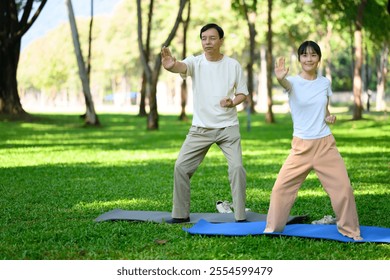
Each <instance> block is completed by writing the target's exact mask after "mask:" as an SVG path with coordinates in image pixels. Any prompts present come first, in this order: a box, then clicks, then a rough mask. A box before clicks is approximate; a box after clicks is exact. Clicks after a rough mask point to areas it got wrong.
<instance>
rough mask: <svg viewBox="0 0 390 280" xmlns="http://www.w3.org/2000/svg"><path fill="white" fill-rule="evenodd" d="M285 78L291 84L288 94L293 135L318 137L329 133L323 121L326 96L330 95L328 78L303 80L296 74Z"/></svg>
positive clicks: (319, 77)
mask: <svg viewBox="0 0 390 280" xmlns="http://www.w3.org/2000/svg"><path fill="white" fill-rule="evenodd" d="M287 80H288V81H289V82H290V84H291V89H290V90H289V91H288V94H289V105H290V111H291V116H292V120H293V124H294V132H293V136H296V137H299V138H301V139H319V138H322V137H325V136H328V135H330V134H331V133H332V132H331V130H330V128H329V126H328V125H327V124H326V122H325V117H326V108H327V104H328V97H329V96H331V95H332V89H331V83H330V81H329V79H327V78H326V77H323V76H318V77H317V79H315V80H305V79H303V78H302V77H300V76H299V75H297V76H293V77H292V76H289V77H287Z"/></svg>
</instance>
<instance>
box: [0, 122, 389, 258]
mask: <svg viewBox="0 0 390 280" xmlns="http://www.w3.org/2000/svg"><path fill="white" fill-rule="evenodd" d="M38 117H40V119H39V121H36V122H28V123H25V122H19V121H14V122H9V121H6V120H3V121H1V122H0V190H1V195H0V206H1V207H0V215H1V218H0V259H4V260H10V259H13V260H21V259H34V260H35V259H39V260H43V259H44V260H54V259H55V260H68V259H82V260H87V259H88V260H89V259H91V260H98V259H130V260H152V259H156V260H157V259H169V260H176V259H181V260H205V259H217V260H228V259H234V260H250V259H254V260H255V259H265V260H274V259H281V260H291V259H295V260H311V259H314V260H317V259H322V260H324V259H337V260H344V259H360V260H371V259H386V260H389V259H390V245H389V244H369V243H364V244H345V243H339V242H335V241H325V240H312V239H303V238H291V237H290V238H289V237H269V236H247V237H204V236H192V235H189V234H187V233H185V232H184V231H183V230H182V225H169V224H158V223H137V222H124V221H123V222H103V223H96V222H94V221H93V220H94V219H95V218H96V217H97V216H99V215H100V214H102V213H104V212H106V211H109V210H112V209H114V208H122V209H126V210H156V211H170V210H171V207H172V205H171V201H172V185H173V166H174V163H175V160H176V156H177V153H178V151H179V149H180V146H181V144H182V142H183V140H184V138H185V135H186V133H187V130H188V128H189V126H190V123H188V122H187V123H183V122H180V121H178V120H177V117H176V116H160V130H159V131H146V120H145V119H144V118H139V117H137V116H132V115H121V114H101V115H99V118H100V121H101V123H102V124H103V126H102V127H101V128H91V127H83V126H82V124H81V120H80V119H78V117H77V116H75V115H39V116H38ZM365 117H366V119H364V120H362V121H357V122H352V121H350V120H349V119H350V116H349V115H346V114H344V115H343V114H341V115H338V120H339V121H338V123H337V124H336V125H334V126H333V128H332V131H333V133H334V135H335V137H336V140H337V144H338V147H339V150H340V152H341V153H342V156H343V158H344V160H345V162H346V165H347V168H348V172H349V175H350V178H351V181H352V185H353V187H354V189H355V195H356V202H357V207H358V212H359V217H360V223H361V224H362V225H374V226H381V227H390V216H389V213H390V203H389V202H390V200H389V198H390V190H389V183H390V169H389V167H390V166H389V163H390V156H389V155H390V122H389V119H388V117H386V116H383V115H379V114H378V115H375V114H370V115H368V114H367V115H365ZM276 119H277V123H276V124H266V123H265V122H264V115H262V114H257V115H253V116H252V127H251V130H250V131H249V132H248V131H247V130H246V116H245V114H240V121H241V128H242V129H241V132H242V146H243V157H244V164H245V167H246V170H247V176H248V178H247V181H248V184H247V198H248V199H247V207H249V208H251V209H252V211H255V212H259V213H266V212H267V209H268V203H269V196H270V193H271V188H272V185H273V182H274V181H275V178H276V175H277V173H278V171H279V168H280V166H281V164H282V163H283V161H284V159H285V157H286V156H287V154H288V152H289V148H290V141H291V133H292V128H291V120H290V116H289V115H288V114H286V115H276ZM229 190H230V188H229V184H228V179H227V166H226V162H225V159H224V157H223V155H222V153H221V152H220V151H219V149H218V147H216V146H213V148H212V149H211V150H210V152H209V153H208V155H207V157H206V159H205V161H204V162H203V163H202V165H201V166H200V167H199V169H198V171H197V172H196V174H195V175H194V177H193V179H192V206H191V207H192V208H191V211H192V212H215V201H216V200H218V199H224V200H230V201H231V195H230V191H229ZM302 214H309V216H310V220H309V221H308V222H310V221H311V220H315V219H320V218H322V217H323V216H324V215H334V214H333V211H332V208H331V205H330V201H329V198H328V196H327V195H326V194H325V192H324V190H323V189H322V187H321V185H320V183H319V181H318V179H317V177H316V176H315V175H314V174H313V173H311V174H310V175H309V177H308V178H307V180H306V181H305V182H304V184H303V185H302V188H301V189H300V191H299V195H298V198H297V200H296V203H295V205H294V207H293V209H292V212H291V215H302ZM186 226H188V227H189V226H190V225H186ZM156 240H164V241H166V243H165V244H159V242H156Z"/></svg>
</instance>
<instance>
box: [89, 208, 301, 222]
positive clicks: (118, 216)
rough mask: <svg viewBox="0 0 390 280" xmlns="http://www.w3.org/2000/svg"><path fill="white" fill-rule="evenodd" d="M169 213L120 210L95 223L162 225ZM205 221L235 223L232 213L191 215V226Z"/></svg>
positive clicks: (251, 218) (253, 217)
mask: <svg viewBox="0 0 390 280" xmlns="http://www.w3.org/2000/svg"><path fill="white" fill-rule="evenodd" d="M171 218H172V217H171V212H162V211H130V210H122V209H114V210H111V211H108V212H106V213H103V214H101V215H100V216H99V217H97V218H96V219H95V222H104V221H138V222H156V223H163V222H165V221H166V220H169V219H171ZM306 218H307V216H306V215H303V216H290V217H289V219H288V224H295V223H301V222H302V221H304V220H305V219H306ZM201 219H203V220H206V221H208V222H210V223H229V222H235V219H234V213H191V214H190V222H189V223H191V224H195V223H197V222H198V221H199V220H201ZM246 219H247V221H248V222H258V221H265V220H266V219H267V215H266V214H258V213H255V212H247V213H246Z"/></svg>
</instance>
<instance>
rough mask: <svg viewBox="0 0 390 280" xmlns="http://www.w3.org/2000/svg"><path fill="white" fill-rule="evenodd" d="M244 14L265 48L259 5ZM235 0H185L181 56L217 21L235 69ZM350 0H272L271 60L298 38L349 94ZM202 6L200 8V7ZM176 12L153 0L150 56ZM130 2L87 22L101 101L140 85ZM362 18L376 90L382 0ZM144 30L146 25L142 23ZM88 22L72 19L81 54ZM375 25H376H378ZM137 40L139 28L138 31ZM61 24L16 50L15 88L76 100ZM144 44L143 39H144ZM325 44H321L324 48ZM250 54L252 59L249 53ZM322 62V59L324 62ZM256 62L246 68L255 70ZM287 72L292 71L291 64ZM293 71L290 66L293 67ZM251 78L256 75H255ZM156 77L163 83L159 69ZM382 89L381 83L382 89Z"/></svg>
mask: <svg viewBox="0 0 390 280" xmlns="http://www.w3.org/2000/svg"><path fill="white" fill-rule="evenodd" d="M246 3H247V5H248V8H249V10H251V11H254V10H256V12H257V16H256V30H257V35H256V43H257V46H258V48H257V49H256V52H259V49H260V46H261V45H265V44H266V35H267V28H268V27H267V12H268V6H267V1H253V0H252V1H248V0H246ZM142 5H143V8H144V9H143V12H144V14H143V20H144V21H146V20H147V11H148V9H147V7H146V6H147V5H148V1H142ZM241 5H242V1H236V0H235V1H206V0H197V1H192V2H191V20H190V25H189V28H188V38H187V55H191V54H199V53H201V52H202V48H201V44H200V41H199V30H200V28H201V27H202V26H203V25H205V24H206V23H208V22H216V23H219V24H220V25H221V26H222V27H223V28H224V30H225V34H226V38H225V42H224V45H223V52H224V53H225V54H227V55H229V56H233V57H235V58H237V59H238V60H239V61H240V62H241V63H242V65H245V64H246V63H247V62H248V59H249V51H248V49H249V32H248V27H247V23H246V21H245V20H244V17H243V16H240V15H239V13H241V12H242V9H241ZM357 5H358V1H355V0H348V1H339V0H325V1H322V0H321V1H319V0H313V1H311V3H310V2H309V1H307V2H305V1H304V0H288V1H282V0H273V13H272V19H273V23H272V28H273V32H274V34H273V43H274V47H273V50H272V52H273V55H274V57H278V56H286V57H288V56H289V55H290V54H295V52H296V48H297V47H298V45H299V44H300V43H301V42H302V41H303V40H307V39H310V40H314V41H318V42H319V43H320V45H321V47H322V48H323V50H324V52H325V50H326V52H325V53H324V59H323V63H324V65H326V64H328V63H329V64H330V69H332V71H333V73H332V78H333V79H332V82H333V84H334V85H335V87H334V90H336V91H337V90H348V91H351V90H352V75H351V72H350V69H352V64H353V61H352V50H351V48H352V47H351V46H352V42H353V34H352V33H351V31H352V29H351V28H352V27H353V24H354V19H355V17H356V11H357ZM205 7H207V8H205ZM177 9H178V1H177V0H169V1H155V7H154V11H153V23H152V32H151V57H150V58H151V59H150V61H154V59H155V56H156V55H159V52H160V48H161V44H162V43H163V42H164V41H165V39H166V37H167V36H168V33H169V31H170V29H171V28H172V26H173V23H174V21H175V16H176V13H177ZM136 10H137V9H136V4H135V1H122V2H121V3H120V4H119V5H118V7H117V8H116V9H115V10H114V12H113V14H112V15H110V16H96V17H95V19H94V27H93V28H94V29H93V42H92V44H93V45H92V73H91V89H92V91H93V93H94V95H98V96H101V97H103V96H104V95H107V94H110V93H112V92H116V91H124V90H125V91H139V90H140V88H141V85H140V82H141V74H142V67H141V66H140V60H139V50H138V43H137V15H136ZM364 15H365V17H364V26H365V28H364V45H365V50H366V54H365V55H366V57H365V59H366V61H365V63H368V67H367V69H368V71H369V73H370V77H369V78H370V79H369V88H370V89H372V90H375V88H376V84H375V82H376V79H375V76H376V74H375V73H376V67H377V60H376V57H377V55H378V53H380V51H381V50H382V49H383V47H384V44H386V43H387V44H389V41H388V38H390V33H389V32H390V29H389V28H385V27H386V26H389V25H390V22H389V21H390V17H389V16H388V15H387V14H386V0H373V1H368V4H367V6H366V10H365V14H364ZM144 26H146V25H144ZM88 27H89V20H88V19H85V18H84V19H78V29H79V33H80V41H81V46H82V48H83V54H84V56H86V55H87V45H88V40H87V38H88ZM378 27H380V28H378ZM328 28H329V30H331V32H332V34H331V37H330V42H329V50H327V49H326V48H325V46H324V45H323V44H325V43H324V39H325V37H326V35H327V32H328ZM143 33H144V36H145V35H146V30H143ZM70 38H71V35H70V30H69V24H68V23H64V24H63V25H62V26H60V27H58V28H56V29H55V30H53V31H51V32H50V33H48V34H47V35H46V36H44V37H43V38H41V39H39V40H37V41H36V42H34V43H33V44H31V45H30V46H28V47H27V48H26V49H25V50H23V52H22V55H21V59H20V63H19V69H18V81H19V87H20V88H21V89H23V90H28V89H36V90H42V91H44V92H53V91H54V92H59V91H64V90H66V91H68V92H69V94H71V95H72V94H73V95H76V94H78V93H79V92H80V90H81V84H80V81H79V79H78V76H77V75H78V74H77V64H76V59H75V56H74V51H73V45H72V43H71V40H70ZM144 39H145V38H144ZM182 42H183V32H182V26H181V27H180V28H179V30H178V32H177V35H176V38H175V39H174V40H173V42H172V45H171V46H170V47H171V50H172V53H173V54H174V56H176V58H178V59H181V58H182ZM326 47H327V46H326ZM257 56H258V54H257ZM328 58H329V61H328V60H327V59H328ZM259 64H260V62H259V61H255V62H254V69H255V70H256V71H258V69H259V68H260V67H259V66H260V65H259ZM291 66H292V69H290V70H291V72H294V71H295V70H296V65H294V64H292V65H291ZM294 67H295V68H294ZM255 74H256V73H255ZM161 75H163V77H162V79H165V80H166V79H167V76H166V75H169V74H167V73H166V72H165V71H162V72H161ZM388 88H390V81H387V84H386V89H388Z"/></svg>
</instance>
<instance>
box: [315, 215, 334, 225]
mask: <svg viewBox="0 0 390 280" xmlns="http://www.w3.org/2000/svg"><path fill="white" fill-rule="evenodd" d="M311 223H312V224H314V225H333V224H335V223H336V218H333V217H332V216H330V215H327V216H324V217H323V218H322V219H321V220H317V221H313V222H311Z"/></svg>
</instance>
